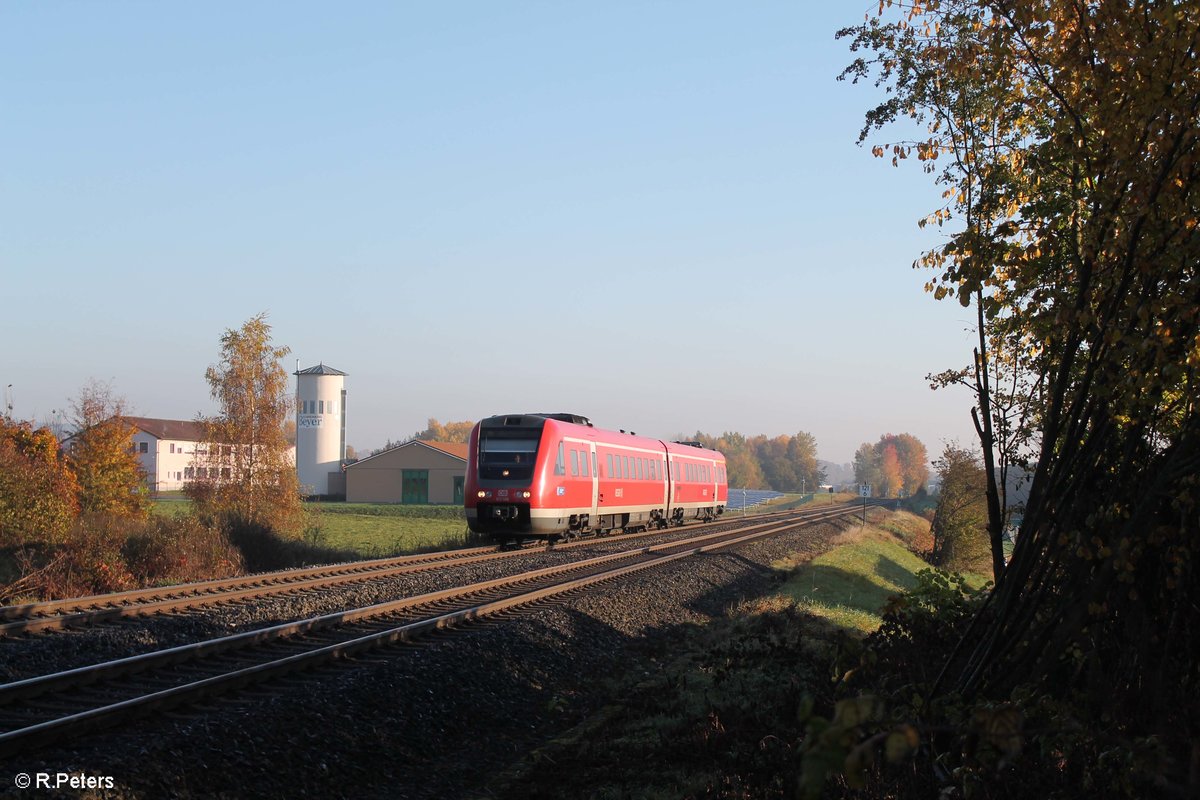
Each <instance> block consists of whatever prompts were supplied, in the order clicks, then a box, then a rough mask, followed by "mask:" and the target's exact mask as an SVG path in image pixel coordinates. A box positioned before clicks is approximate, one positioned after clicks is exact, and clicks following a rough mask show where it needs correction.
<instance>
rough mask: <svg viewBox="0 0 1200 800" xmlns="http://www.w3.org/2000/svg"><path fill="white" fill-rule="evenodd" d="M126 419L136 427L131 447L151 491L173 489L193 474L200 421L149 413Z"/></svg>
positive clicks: (200, 439) (201, 433)
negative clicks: (145, 415) (193, 461)
mask: <svg viewBox="0 0 1200 800" xmlns="http://www.w3.org/2000/svg"><path fill="white" fill-rule="evenodd" d="M125 420H126V422H128V423H129V424H130V425H132V426H133V427H134V428H135V429H136V430H135V431H134V434H133V450H134V452H135V453H137V456H138V459H139V460H140V461H141V462H142V471H143V472H145V473H146V483H147V485H149V487H150V491H152V492H169V491H175V490H178V489H182V488H183V485H184V484H185V483H186V482H188V481H190V480H193V479H195V478H196V471H195V466H194V465H193V463H192V460H193V458H194V457H195V455H196V445H197V444H199V443H201V442H203V441H204V426H203V425H202V424H200V423H199V422H193V421H190V420H181V419H152V418H150V417H126V418H125ZM203 477H207V476H203Z"/></svg>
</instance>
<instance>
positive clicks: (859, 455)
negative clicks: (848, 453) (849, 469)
mask: <svg viewBox="0 0 1200 800" xmlns="http://www.w3.org/2000/svg"><path fill="white" fill-rule="evenodd" d="M880 466H881V464H880V453H879V451H878V450H877V449H876V447H875V445H873V444H871V443H870V442H863V443H862V444H861V445H859V446H858V449H857V450H855V451H854V482H855V483H857V484H859V485H860V486H864V485H865V486H871V487H874V490H875V491H879V487H880V486H881V485H882V484H883V477H882V473H881V472H880Z"/></svg>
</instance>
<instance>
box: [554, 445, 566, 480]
mask: <svg viewBox="0 0 1200 800" xmlns="http://www.w3.org/2000/svg"><path fill="white" fill-rule="evenodd" d="M554 474H555V475H566V474H567V460H566V458H564V457H563V443H562V442H559V443H558V455H556V456H555V457H554Z"/></svg>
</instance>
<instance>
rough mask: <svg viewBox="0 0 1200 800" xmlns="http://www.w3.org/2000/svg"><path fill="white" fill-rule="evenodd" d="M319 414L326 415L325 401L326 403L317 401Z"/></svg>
mask: <svg viewBox="0 0 1200 800" xmlns="http://www.w3.org/2000/svg"><path fill="white" fill-rule="evenodd" d="M317 413H318V414H324V413H325V401H324V400H318V401H317Z"/></svg>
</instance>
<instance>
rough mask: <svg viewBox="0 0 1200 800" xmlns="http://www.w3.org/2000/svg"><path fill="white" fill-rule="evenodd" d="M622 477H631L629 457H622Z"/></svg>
mask: <svg viewBox="0 0 1200 800" xmlns="http://www.w3.org/2000/svg"><path fill="white" fill-rule="evenodd" d="M621 477H622V478H628V477H629V456H621Z"/></svg>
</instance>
